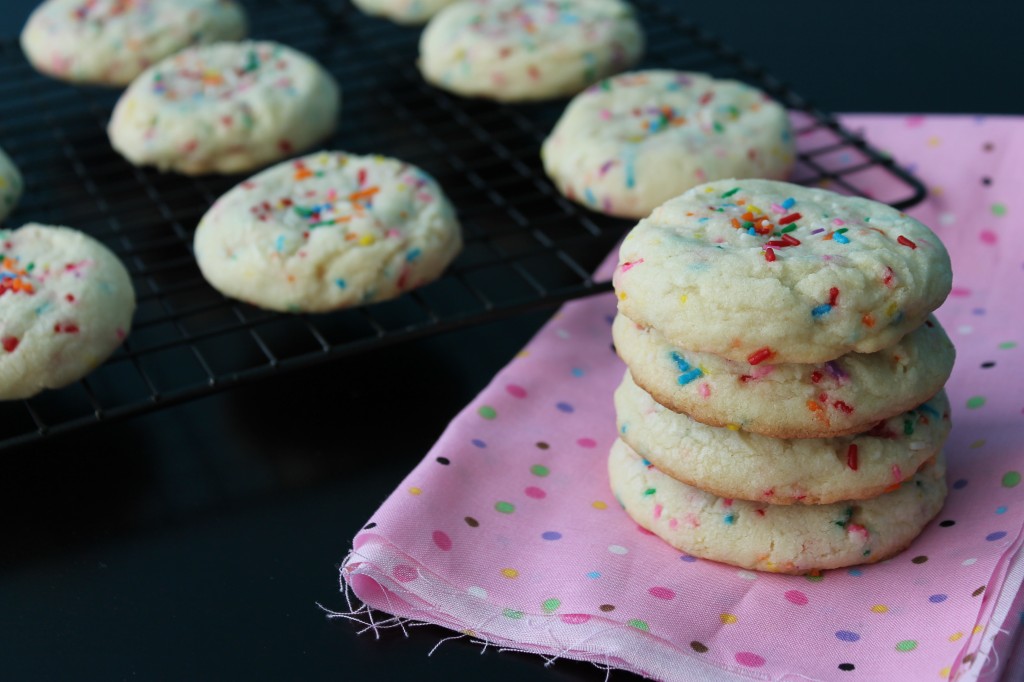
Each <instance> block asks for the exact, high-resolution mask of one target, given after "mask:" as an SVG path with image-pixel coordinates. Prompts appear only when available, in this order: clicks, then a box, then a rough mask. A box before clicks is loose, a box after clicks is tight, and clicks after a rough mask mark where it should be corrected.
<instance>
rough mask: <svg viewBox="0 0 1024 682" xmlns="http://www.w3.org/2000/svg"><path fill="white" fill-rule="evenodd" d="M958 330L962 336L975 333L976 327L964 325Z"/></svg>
mask: <svg viewBox="0 0 1024 682" xmlns="http://www.w3.org/2000/svg"><path fill="white" fill-rule="evenodd" d="M956 330H957V331H958V332H960V333H961V334H970V333H971V332H973V331H974V327H972V326H971V325H969V324H962V325H960V326H959V327H957V328H956Z"/></svg>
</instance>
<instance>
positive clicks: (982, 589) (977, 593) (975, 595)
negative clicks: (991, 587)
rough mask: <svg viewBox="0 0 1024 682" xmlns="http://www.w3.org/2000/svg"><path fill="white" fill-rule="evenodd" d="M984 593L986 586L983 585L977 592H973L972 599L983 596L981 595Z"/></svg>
mask: <svg viewBox="0 0 1024 682" xmlns="http://www.w3.org/2000/svg"><path fill="white" fill-rule="evenodd" d="M984 591H985V586H984V585H982V586H981V587H979V588H978V589H976V590H975V591H974V592H971V596H972V597H977V596H978V595H979V594H981V593H982V592H984Z"/></svg>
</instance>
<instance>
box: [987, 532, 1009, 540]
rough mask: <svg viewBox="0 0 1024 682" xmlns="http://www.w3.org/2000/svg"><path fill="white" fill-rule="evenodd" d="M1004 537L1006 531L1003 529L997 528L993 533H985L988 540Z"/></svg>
mask: <svg viewBox="0 0 1024 682" xmlns="http://www.w3.org/2000/svg"><path fill="white" fill-rule="evenodd" d="M1005 537H1006V531H1005V530H997V531H996V532H995V533H989V534H988V535H986V536H985V539H986V540H988V541H989V542H995V541H996V540H1002V539H1003V538H1005Z"/></svg>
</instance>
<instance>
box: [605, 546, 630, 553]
mask: <svg viewBox="0 0 1024 682" xmlns="http://www.w3.org/2000/svg"><path fill="white" fill-rule="evenodd" d="M608 551H609V552H611V553H612V554H619V555H622V554H628V553H629V550H628V549H626V548H625V547H623V546H622V545H608Z"/></svg>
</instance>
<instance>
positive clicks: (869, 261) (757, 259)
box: [609, 180, 954, 573]
mask: <svg viewBox="0 0 1024 682" xmlns="http://www.w3.org/2000/svg"><path fill="white" fill-rule="evenodd" d="M951 283H952V278H951V273H950V262H949V256H948V254H947V253H946V250H945V248H944V247H943V246H942V244H941V242H940V241H939V240H938V238H937V237H936V236H935V235H934V234H933V233H932V232H931V231H930V230H929V229H928V228H927V227H926V226H924V225H922V224H921V223H919V222H918V221H916V220H914V219H913V218H910V217H909V216H907V215H904V214H903V213H901V212H899V211H897V210H895V209H893V208H891V207H889V206H886V205H884V204H880V203H877V202H874V201H870V200H867V199H862V198H853V197H844V196H839V195H836V194H833V193H831V192H827V191H824V190H820V189H810V188H806V187H800V186H797V185H791V184H788V183H782V182H773V181H769V180H742V181H737V180H725V181H720V182H714V183H709V184H706V185H701V186H698V187H696V188H694V189H692V190H690V191H688V192H687V193H686V194H683V195H682V196H680V197H677V198H676V199H673V200H671V201H669V202H667V203H665V204H663V205H662V206H660V207H659V208H658V209H656V210H655V211H654V212H653V213H652V214H651V215H650V217H648V218H646V219H645V220H642V221H641V222H640V223H639V224H638V225H637V226H636V228H635V229H634V230H633V231H632V232H631V233H630V234H629V235H628V236H627V237H626V239H625V241H624V242H623V245H622V248H621V251H620V259H619V265H618V268H617V269H616V272H615V276H614V285H615V290H616V292H617V295H618V298H619V315H618V317H617V318H616V320H615V322H614V325H613V336H614V339H615V346H616V349H617V351H618V353H619V355H620V356H621V357H622V359H623V360H624V361H625V362H626V365H627V366H628V368H629V369H628V371H627V372H626V376H625V377H624V379H623V382H622V384H621V386H620V387H619V388H618V390H617V391H616V393H615V406H616V410H617V415H618V422H619V440H618V441H617V442H616V443H615V445H614V446H613V448H612V451H611V455H610V460H609V471H610V477H611V484H612V487H613V489H614V491H615V493H616V496H617V497H618V499H619V501H620V502H621V503H622V505H623V506H624V508H625V509H626V511H627V512H628V513H629V514H630V515H631V516H632V517H633V518H634V519H635V520H636V521H637V522H638V523H639V524H640V525H642V526H644V527H645V528H647V529H649V530H651V531H653V532H654V533H656V534H657V535H659V536H660V537H661V538H663V539H664V540H665V541H667V542H668V543H669V544H671V545H673V546H675V547H677V548H679V549H682V550H684V551H686V552H689V553H691V554H694V555H697V556H701V557H705V558H708V559H714V560H716V561H723V562H726V563H730V564H735V565H738V566H742V567H744V568H755V569H759V570H766V571H774V572H783V573H806V572H809V571H815V570H819V569H827V568H837V567H841V566H849V565H853V564H859V563H867V562H875V561H879V560H882V559H885V558H887V557H889V556H892V555H893V554H895V553H896V552H899V551H901V550H902V549H903V548H905V547H906V546H907V545H909V544H910V542H911V541H912V540H913V539H914V538H915V537H916V536H917V535H918V534H919V533H920V532H921V530H922V529H923V528H924V526H925V525H926V524H927V523H928V521H930V520H931V519H932V517H934V516H935V514H937V513H938V511H939V509H940V507H941V506H942V502H943V500H944V498H945V494H946V483H945V464H944V461H943V458H942V454H941V449H942V445H943V443H944V441H945V439H946V436H947V434H948V432H949V427H950V422H949V403H948V401H947V400H946V397H945V394H944V393H943V392H942V386H943V384H944V383H945V381H946V379H947V378H948V377H949V373H950V371H951V370H952V366H953V359H954V350H953V346H952V344H951V343H950V341H949V339H948V338H947V336H946V334H945V333H944V332H943V330H942V328H941V327H940V326H939V324H938V322H937V321H936V320H935V318H934V317H931V312H932V311H933V310H934V309H935V308H937V307H938V306H939V305H940V304H941V303H942V302H943V300H944V299H945V297H946V296H947V295H948V293H949V290H950V287H951Z"/></svg>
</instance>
